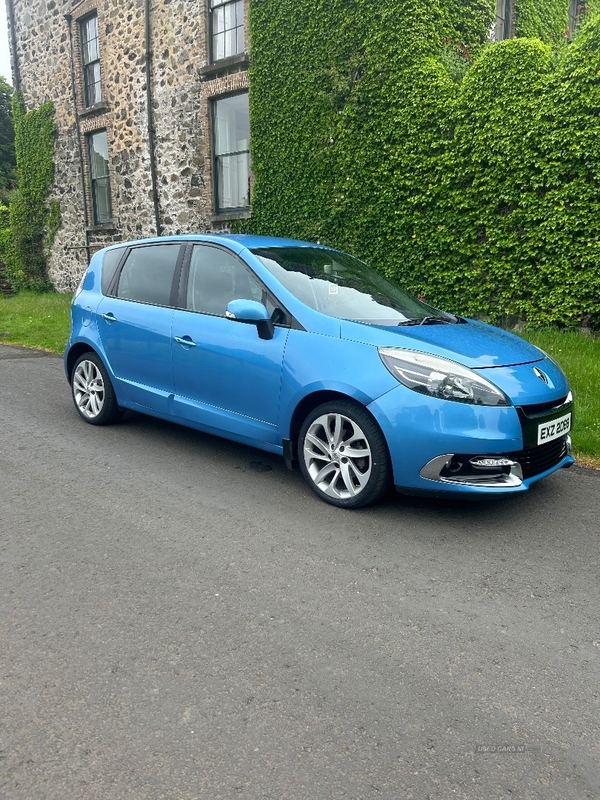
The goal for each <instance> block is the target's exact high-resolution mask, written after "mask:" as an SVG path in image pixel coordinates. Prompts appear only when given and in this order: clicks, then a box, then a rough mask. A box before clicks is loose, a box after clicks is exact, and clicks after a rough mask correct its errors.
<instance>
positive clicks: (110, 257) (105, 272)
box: [102, 247, 125, 294]
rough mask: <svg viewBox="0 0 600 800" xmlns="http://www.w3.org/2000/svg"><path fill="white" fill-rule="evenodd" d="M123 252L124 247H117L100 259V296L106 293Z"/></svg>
mask: <svg viewBox="0 0 600 800" xmlns="http://www.w3.org/2000/svg"><path fill="white" fill-rule="evenodd" d="M124 252H125V248H124V247H117V248H116V249H115V250H107V251H106V253H105V254H104V258H103V259H102V294H107V293H108V287H109V286H110V282H111V281H112V279H113V276H114V274H115V272H116V271H117V267H118V266H119V262H120V260H121V256H122V255H123V253H124Z"/></svg>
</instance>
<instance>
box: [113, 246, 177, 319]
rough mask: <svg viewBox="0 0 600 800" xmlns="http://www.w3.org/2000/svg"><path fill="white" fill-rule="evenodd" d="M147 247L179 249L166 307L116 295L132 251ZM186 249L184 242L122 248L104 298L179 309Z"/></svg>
mask: <svg viewBox="0 0 600 800" xmlns="http://www.w3.org/2000/svg"><path fill="white" fill-rule="evenodd" d="M148 247H177V248H178V249H179V252H178V254H177V259H176V261H175V269H174V272H173V278H172V281H171V290H170V294H169V302H168V304H166V305H163V304H160V303H150V302H148V301H146V300H135V299H133V298H129V297H120V296H119V295H118V294H117V290H118V288H119V282H120V280H121V275H122V273H123V270H124V269H125V266H126V264H127V262H128V260H129V257H130V256H131V254H132V253H133V251H138V250H144V249H146V248H148ZM188 249H189V248H188V247H187V245H186V242H149V243H148V244H141V245H135V246H134V247H124V248H123V255H122V256H121V259H120V261H119V264H118V266H117V269H116V270H115V272H114V274H113V276H112V277H111V280H110V283H109V286H108V289H107V291H106V294H105V296H106V297H110V298H112V299H114V300H120V301H121V302H123V303H139V304H140V305H145V306H154V307H156V308H180V305H179V296H180V287H181V277H182V267H183V264H184V263H185V262H186V261H187V259H188V255H187V251H188Z"/></svg>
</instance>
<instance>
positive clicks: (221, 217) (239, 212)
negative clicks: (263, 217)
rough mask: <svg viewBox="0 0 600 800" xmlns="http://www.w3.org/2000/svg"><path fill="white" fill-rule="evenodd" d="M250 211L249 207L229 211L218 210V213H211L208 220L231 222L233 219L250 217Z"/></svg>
mask: <svg viewBox="0 0 600 800" xmlns="http://www.w3.org/2000/svg"><path fill="white" fill-rule="evenodd" d="M251 216H252V211H250V209H249V208H240V209H235V208H234V209H232V210H231V211H219V212H218V214H211V215H210V217H209V221H210V222H231V221H232V220H235V219H250V217H251Z"/></svg>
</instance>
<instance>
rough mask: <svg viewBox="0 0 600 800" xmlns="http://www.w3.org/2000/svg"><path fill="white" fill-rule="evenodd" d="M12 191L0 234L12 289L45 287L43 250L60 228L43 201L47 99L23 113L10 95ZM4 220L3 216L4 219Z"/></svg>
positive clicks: (47, 171) (47, 176) (48, 154)
mask: <svg viewBox="0 0 600 800" xmlns="http://www.w3.org/2000/svg"><path fill="white" fill-rule="evenodd" d="M13 120H14V126H15V154H16V161H17V189H16V190H15V191H14V192H13V193H12V195H11V198H10V206H9V212H8V215H6V214H4V218H5V217H6V216H8V223H9V224H8V227H7V228H4V229H3V230H2V232H1V234H0V257H1V258H2V259H3V261H4V263H5V267H6V273H7V277H8V279H9V280H10V283H11V284H12V285H13V286H14V287H15V288H17V289H23V288H26V289H33V290H35V291H47V290H51V289H52V284H51V282H50V279H49V278H48V272H47V264H46V248H49V247H51V245H52V240H53V237H54V236H55V234H56V231H57V230H58V227H59V226H60V209H59V206H58V203H57V202H56V201H50V202H49V201H48V196H49V193H50V188H51V186H52V181H53V178H54V149H55V148H54V135H55V126H54V105H53V103H52V102H50V101H48V102H46V103H43V104H42V105H41V106H39V107H38V108H35V109H32V110H31V111H28V112H25V108H24V105H23V98H22V97H21V96H20V95H19V94H16V95H15V96H14V98H13ZM4 221H5V220H4Z"/></svg>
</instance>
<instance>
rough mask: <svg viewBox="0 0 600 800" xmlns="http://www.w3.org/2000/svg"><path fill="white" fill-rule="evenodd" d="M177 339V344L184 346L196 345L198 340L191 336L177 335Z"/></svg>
mask: <svg viewBox="0 0 600 800" xmlns="http://www.w3.org/2000/svg"><path fill="white" fill-rule="evenodd" d="M175 341H176V342H177V344H182V345H183V346H184V347H196V342H194V341H193V340H192V339H191V338H190V337H189V336H176V337H175Z"/></svg>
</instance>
